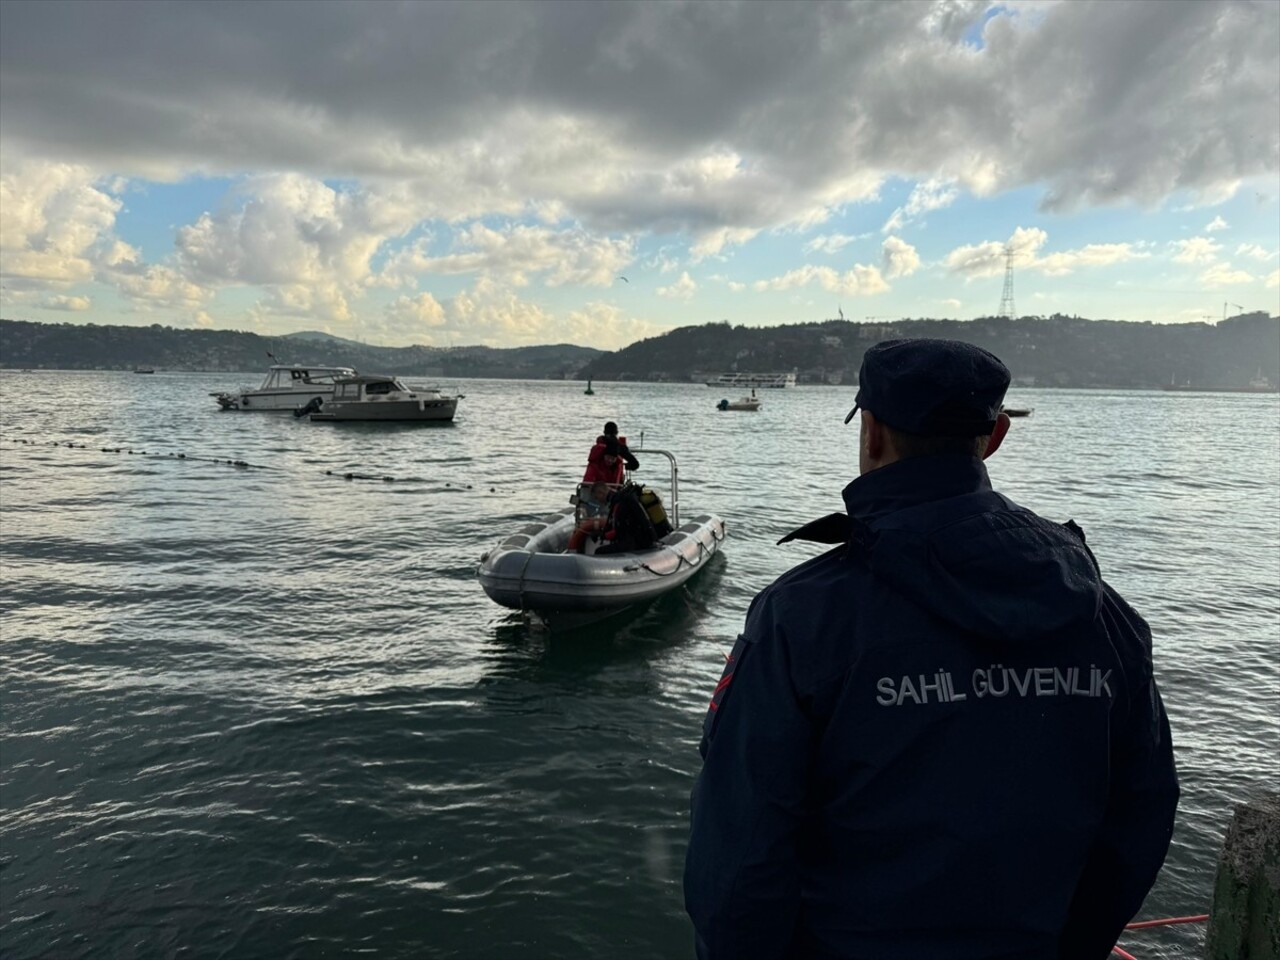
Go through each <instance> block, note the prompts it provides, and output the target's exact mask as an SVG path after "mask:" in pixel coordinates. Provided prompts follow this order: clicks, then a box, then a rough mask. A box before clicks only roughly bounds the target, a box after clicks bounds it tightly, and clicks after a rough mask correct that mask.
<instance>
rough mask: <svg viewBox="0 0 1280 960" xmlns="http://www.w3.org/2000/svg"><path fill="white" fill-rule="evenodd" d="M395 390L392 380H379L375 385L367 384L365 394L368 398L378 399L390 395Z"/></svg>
mask: <svg viewBox="0 0 1280 960" xmlns="http://www.w3.org/2000/svg"><path fill="white" fill-rule="evenodd" d="M394 389H395V384H394V383H392V382H391V381H390V380H379V381H376V382H374V383H366V384H365V386H364V392H365V395H366V396H370V397H376V396H380V395H384V394H388V393H390V392H391V391H392V390H394Z"/></svg>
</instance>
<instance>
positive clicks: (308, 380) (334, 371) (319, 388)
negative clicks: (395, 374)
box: [209, 363, 356, 410]
mask: <svg viewBox="0 0 1280 960" xmlns="http://www.w3.org/2000/svg"><path fill="white" fill-rule="evenodd" d="M355 375H356V372H355V370H353V369H352V368H351V367H308V366H303V365H301V364H296V363H292V364H290V363H276V364H272V366H271V367H270V368H269V369H268V370H267V376H266V378H265V379H264V380H263V381H262V385H261V386H260V387H258V388H257V389H254V388H253V387H241V388H240V389H239V390H234V391H226V392H222V393H210V394H209V396H211V397H213V399H215V400H217V401H218V406H220V407H221V408H222V409H223V410H297V409H298V408H299V407H304V406H306V405H307V404H308V403H310V402H311V401H312V400H314V399H316V398H317V397H319V398H320V399H321V400H327V399H328V398H329V397H331V396H333V384H334V381H335V380H336V379H337V378H338V377H354V376H355Z"/></svg>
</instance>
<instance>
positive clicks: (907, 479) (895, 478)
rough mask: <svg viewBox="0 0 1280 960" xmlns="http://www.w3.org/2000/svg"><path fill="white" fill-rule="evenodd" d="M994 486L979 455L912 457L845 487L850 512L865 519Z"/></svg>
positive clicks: (847, 506)
mask: <svg viewBox="0 0 1280 960" xmlns="http://www.w3.org/2000/svg"><path fill="white" fill-rule="evenodd" d="M990 489H991V479H990V477H988V476H987V468H986V466H985V465H984V464H983V462H982V461H981V460H979V459H978V458H977V457H966V456H955V455H945V456H937V457H911V458H910V459H908V460H899V461H897V462H896V463H891V464H889V465H888V466H887V467H881V468H880V469H879V470H872V471H871V472H870V473H864V474H863V475H862V476H860V477H858V478H857V479H856V480H854V481H853V482H852V483H850V484H849V485H848V486H847V487H845V488H844V491H843V496H844V504H845V508H846V509H847V510H848V511H849V516H850V517H853V518H854V519H856V520H861V521H863V522H864V523H873V522H874V521H876V520H879V519H881V518H882V517H884V516H887V515H888V514H890V513H894V512H896V511H898V510H904V509H906V508H907V507H914V506H916V505H917V504H921V503H927V502H929V501H931V500H943V499H946V498H948V497H959V496H963V495H964V494H967V493H977V492H979V491H983V490H990Z"/></svg>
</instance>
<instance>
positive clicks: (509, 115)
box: [0, 0, 1280, 232]
mask: <svg viewBox="0 0 1280 960" xmlns="http://www.w3.org/2000/svg"><path fill="white" fill-rule="evenodd" d="M1012 6H1013V9H1014V10H1015V13H1014V14H1013V15H1009V14H1007V13H996V14H995V15H992V14H991V12H990V10H989V9H988V5H987V4H980V3H971V2H958V3H957V2H942V3H938V4H934V5H925V4H918V3H909V4H908V3H895V4H888V3H874V4H867V3H855V4H836V3H771V2H750V3H729V2H724V3H677V2H666V3H624V2H613V3H577V2H570V3H529V2H515V3H506V2H493V0H491V2H484V3H465V2H464V3H445V2H433V3H403V4H400V3H365V2H355V3H344V2H327V3H317V4H301V3H202V2H189V3H165V4H159V3H150V2H144V3H116V2H111V0H93V2H89V3H62V2H56V0H35V2H26V0H5V2H4V4H3V7H2V9H0V18H2V24H0V145H3V147H4V149H5V150H6V151H8V152H10V153H19V154H26V155H30V156H34V157H40V158H51V159H61V160H69V161H76V162H81V163H85V164H88V165H90V166H92V167H94V168H96V169H100V170H104V171H109V172H122V173H127V174H132V175H142V176H151V177H158V176H181V175H183V174H185V173H188V172H191V171H195V170H199V171H206V172H219V173H227V172H229V173H240V172H264V171H275V170H293V171H299V172H304V173H308V174H311V175H313V176H323V177H337V178H352V179H356V180H364V181H369V182H376V181H379V180H381V181H384V182H391V181H395V182H399V183H402V184H403V183H405V182H409V183H411V184H412V192H413V193H414V194H415V195H416V196H418V198H419V199H420V201H421V202H422V204H423V211H424V213H425V214H427V215H439V216H446V217H452V216H474V215H479V214H481V213H484V212H488V211H494V210H510V209H511V208H512V205H513V204H518V203H521V202H524V201H526V200H527V201H534V202H560V203H562V204H563V205H564V207H565V210H566V213H567V214H568V215H570V216H573V217H579V218H582V219H583V220H584V221H585V222H587V223H589V224H591V225H593V226H596V227H597V228H605V229H658V230H668V229H673V230H674V229H684V230H691V231H694V232H699V231H711V230H715V229H720V228H725V227H730V228H734V227H736V228H752V229H755V228H765V227H770V226H777V225H779V224H782V223H787V222H791V221H793V220H794V219H796V218H797V217H805V216H811V215H812V213H813V211H814V209H821V208H823V207H827V208H829V207H831V206H837V205H839V204H841V203H844V202H849V201H851V200H857V199H860V198H862V197H865V196H866V195H867V194H868V192H869V190H871V189H874V183H875V182H876V181H877V180H878V178H880V177H883V176H887V175H901V176H907V177H912V178H917V179H923V178H927V177H932V176H942V177H948V178H954V179H956V180H957V181H958V182H959V183H960V184H961V185H962V186H964V187H967V188H968V189H970V190H976V191H979V192H989V191H997V190H1001V189H1009V188H1014V187H1018V186H1025V185H1027V184H1041V185H1043V189H1044V191H1045V193H1044V197H1045V203H1046V205H1048V206H1051V207H1067V206H1071V205H1075V204H1099V203H1113V202H1123V201H1133V202H1139V203H1151V202H1155V201H1158V200H1160V199H1161V198H1163V197H1164V196H1167V195H1168V194H1170V193H1171V192H1173V191H1177V190H1190V191H1207V192H1212V191H1215V190H1220V189H1222V188H1223V185H1224V184H1227V183H1230V182H1231V181H1234V180H1237V179H1241V178H1245V177H1249V176H1253V175H1257V174H1263V173H1273V172H1274V171H1275V170H1276V169H1277V168H1278V167H1280V93H1278V91H1280V57H1277V54H1276V51H1277V48H1278V47H1280V4H1276V3H1274V2H1267V0H1259V2H1256V3H1247V2H1234V3H1193V2H1180V0H1174V2H1157V0H1151V2H1143V3H1137V2H1131V3H1118V2H1103V3H1091V2H1084V0H1073V2H1070V3H1062V4H1058V5H1050V6H1042V5H1035V6H1032V7H1029V8H1028V9H1027V10H1026V11H1023V12H1017V11H1018V7H1017V6H1016V5H1012ZM986 17H990V19H989V22H987V23H986V25H985V27H984V28H983V32H982V34H981V37H982V44H981V48H979V47H978V46H977V45H974V44H973V43H972V42H970V41H971V40H972V38H973V37H974V36H975V30H976V29H977V26H978V25H979V24H981V23H982V21H983V19H984V18H986ZM966 37H967V38H970V40H969V41H967V40H966ZM725 155H728V156H734V157H737V158H738V170H737V171H736V173H735V174H734V175H732V176H722V177H719V178H717V177H714V176H713V177H708V178H703V179H702V180H699V179H698V178H697V177H694V178H693V179H689V180H685V181H682V180H681V179H680V177H678V176H676V177H673V176H672V175H671V170H672V169H673V168H678V167H680V165H681V164H694V166H695V167H696V163H697V161H698V160H699V159H701V158H706V157H708V156H725ZM869 185H870V186H869Z"/></svg>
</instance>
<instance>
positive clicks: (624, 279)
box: [618, 277, 631, 283]
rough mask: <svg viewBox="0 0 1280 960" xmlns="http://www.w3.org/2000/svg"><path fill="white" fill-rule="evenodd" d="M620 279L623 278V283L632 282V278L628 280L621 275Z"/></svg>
mask: <svg viewBox="0 0 1280 960" xmlns="http://www.w3.org/2000/svg"><path fill="white" fill-rule="evenodd" d="M618 279H619V280H621V281H622V282H623V283H630V282H631V281H630V280H628V279H627V278H626V277H619V278H618Z"/></svg>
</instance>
